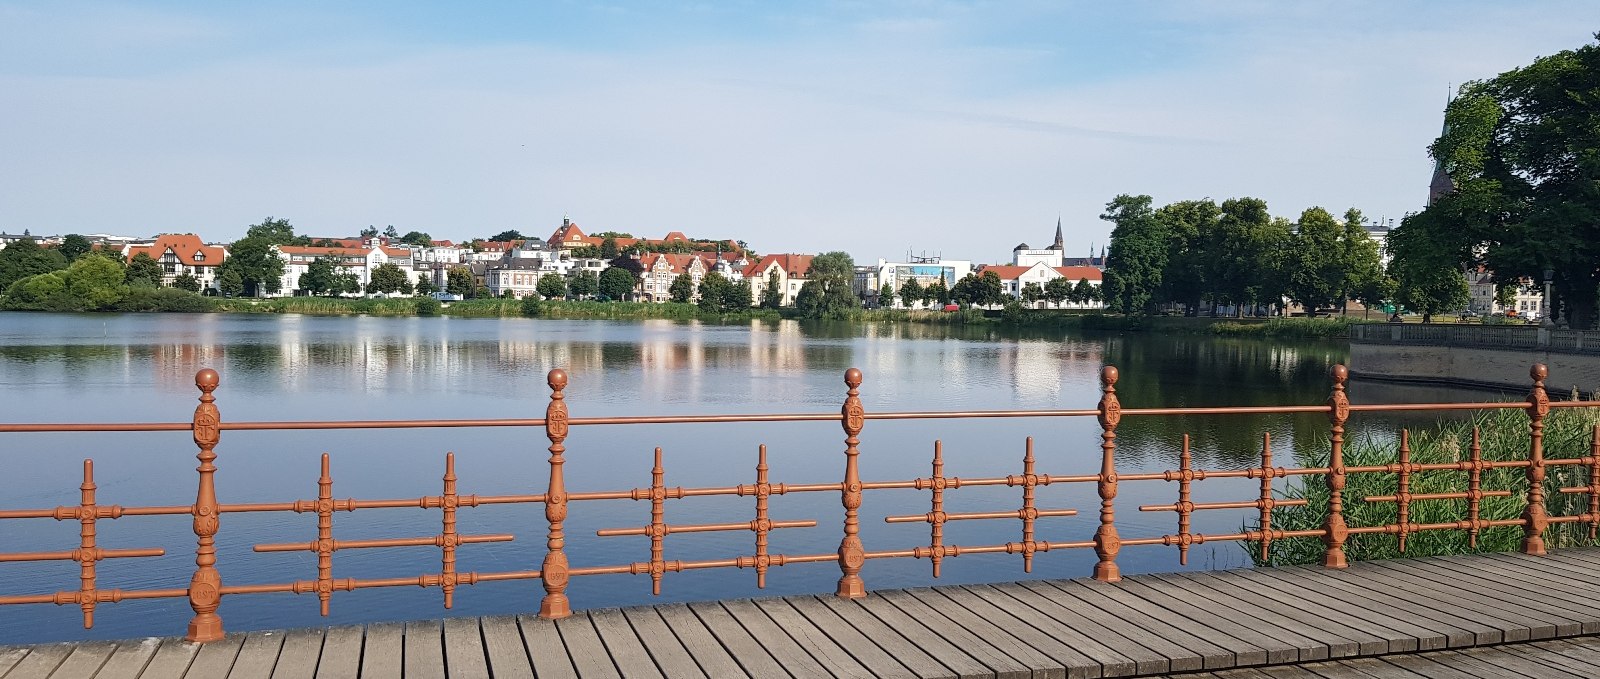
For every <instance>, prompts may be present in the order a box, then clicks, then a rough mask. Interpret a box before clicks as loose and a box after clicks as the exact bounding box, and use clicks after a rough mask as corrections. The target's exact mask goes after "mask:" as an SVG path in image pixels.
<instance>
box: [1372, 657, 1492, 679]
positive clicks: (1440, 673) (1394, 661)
mask: <svg viewBox="0 0 1600 679" xmlns="http://www.w3.org/2000/svg"><path fill="white" fill-rule="evenodd" d="M1433 656H1434V654H1432V653H1417V654H1397V655H1385V656H1379V658H1380V659H1381V660H1383V661H1384V662H1386V663H1389V664H1390V665H1394V666H1395V667H1398V668H1400V669H1403V670H1406V671H1409V672H1411V673H1413V674H1417V675H1420V676H1424V677H1435V678H1437V679H1478V677H1477V675H1474V674H1472V673H1470V672H1466V671H1463V670H1459V669H1456V668H1454V667H1451V666H1449V665H1446V664H1444V663H1442V662H1439V661H1438V660H1435V659H1434V657H1433Z"/></svg>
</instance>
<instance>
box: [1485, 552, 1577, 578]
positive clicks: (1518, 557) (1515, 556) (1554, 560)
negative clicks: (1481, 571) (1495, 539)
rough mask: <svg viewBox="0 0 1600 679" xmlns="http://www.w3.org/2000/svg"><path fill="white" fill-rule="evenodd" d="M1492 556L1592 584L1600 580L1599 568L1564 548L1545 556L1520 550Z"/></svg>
mask: <svg viewBox="0 0 1600 679" xmlns="http://www.w3.org/2000/svg"><path fill="white" fill-rule="evenodd" d="M1494 556H1496V557H1499V558H1501V559H1504V560H1506V561H1511V562H1514V563H1521V564H1523V565H1525V566H1528V567H1530V568H1534V569H1538V570H1545V571H1551V572H1559V573H1561V574H1562V576H1563V577H1567V578H1573V579H1577V580H1580V581H1582V582H1587V583H1589V584H1594V583H1595V582H1596V580H1600V572H1597V570H1600V569H1597V568H1596V566H1595V565H1594V564H1593V563H1592V562H1590V561H1588V560H1586V559H1579V558H1574V557H1573V555H1572V554H1570V553H1568V552H1567V551H1566V550H1558V551H1554V552H1551V553H1549V554H1548V555H1546V556H1529V555H1527V554H1523V553H1521V552H1500V553H1497V554H1494Z"/></svg>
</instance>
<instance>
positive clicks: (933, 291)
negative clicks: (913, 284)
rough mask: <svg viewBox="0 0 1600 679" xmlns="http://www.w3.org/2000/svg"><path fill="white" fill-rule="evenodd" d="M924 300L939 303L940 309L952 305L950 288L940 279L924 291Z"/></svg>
mask: <svg viewBox="0 0 1600 679" xmlns="http://www.w3.org/2000/svg"><path fill="white" fill-rule="evenodd" d="M922 298H923V299H924V300H926V301H928V302H938V303H939V306H940V307H943V306H944V305H946V304H949V303H950V288H949V287H948V286H946V285H945V284H944V279H943V278H940V279H938V280H935V281H934V282H932V283H929V284H928V287H926V288H923V289H922Z"/></svg>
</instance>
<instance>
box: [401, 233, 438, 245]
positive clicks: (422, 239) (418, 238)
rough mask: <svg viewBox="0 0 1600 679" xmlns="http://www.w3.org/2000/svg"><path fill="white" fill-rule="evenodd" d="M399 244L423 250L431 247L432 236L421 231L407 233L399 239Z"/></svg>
mask: <svg viewBox="0 0 1600 679" xmlns="http://www.w3.org/2000/svg"><path fill="white" fill-rule="evenodd" d="M400 242H401V243H405V244H406V245H415V246H417V247H423V248H425V247H428V246H430V245H433V236H430V235H428V234H426V233H423V232H421V231H407V232H406V235H404V236H401V237H400Z"/></svg>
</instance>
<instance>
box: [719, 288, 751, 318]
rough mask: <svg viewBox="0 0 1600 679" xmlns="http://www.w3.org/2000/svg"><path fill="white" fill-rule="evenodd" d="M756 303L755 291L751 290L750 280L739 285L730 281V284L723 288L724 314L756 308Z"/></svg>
mask: <svg viewBox="0 0 1600 679" xmlns="http://www.w3.org/2000/svg"><path fill="white" fill-rule="evenodd" d="M755 303H756V300H755V291H754V290H752V289H751V287H750V281H749V280H743V281H739V282H737V283H735V282H733V281H728V284H727V285H725V286H723V287H722V311H723V312H724V313H726V312H730V311H744V310H746V309H749V308H750V307H752V306H754V305H755Z"/></svg>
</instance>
